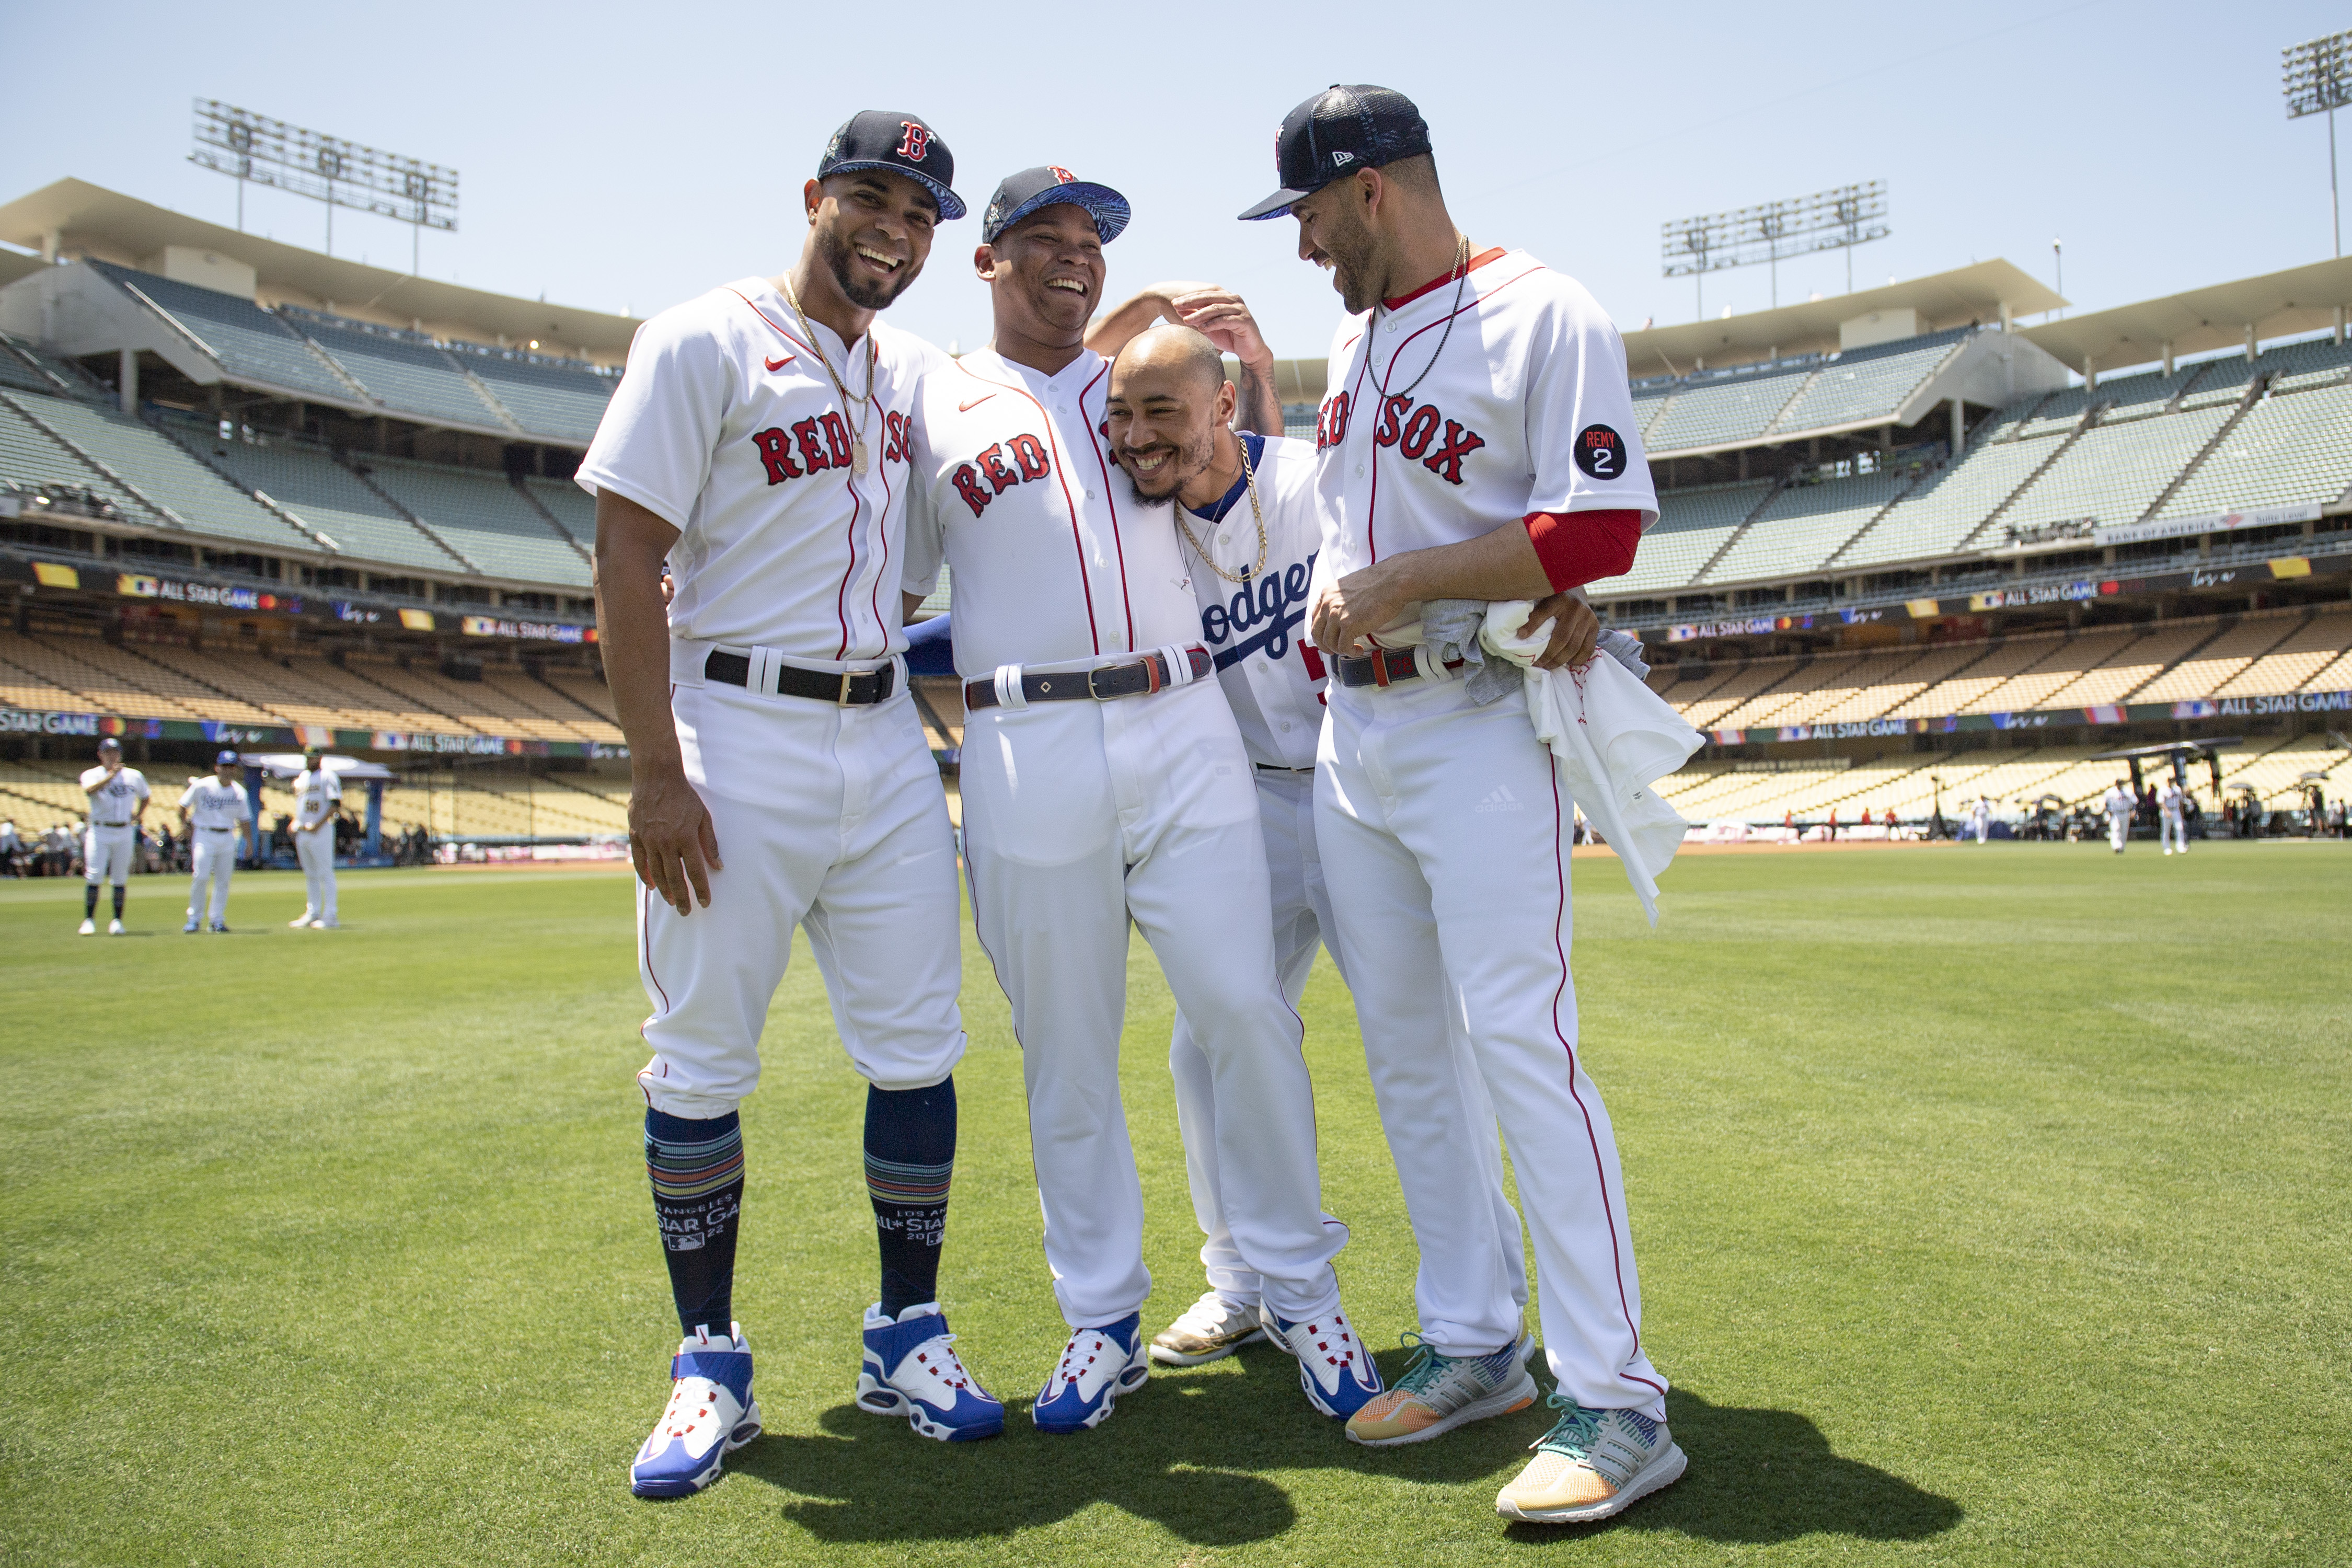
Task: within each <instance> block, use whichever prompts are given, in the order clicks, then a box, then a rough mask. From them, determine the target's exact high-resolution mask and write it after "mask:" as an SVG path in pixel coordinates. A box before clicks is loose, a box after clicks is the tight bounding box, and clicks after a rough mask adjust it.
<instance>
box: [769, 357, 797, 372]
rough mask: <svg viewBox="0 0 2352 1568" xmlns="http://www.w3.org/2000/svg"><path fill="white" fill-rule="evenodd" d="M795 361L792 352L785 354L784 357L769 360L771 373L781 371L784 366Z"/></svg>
mask: <svg viewBox="0 0 2352 1568" xmlns="http://www.w3.org/2000/svg"><path fill="white" fill-rule="evenodd" d="M790 363H793V356H792V355H790V354H786V355H785V356H784V357H783V358H782V359H772V360H770V361H769V362H768V369H769V371H770V372H771V373H773V372H776V371H780V370H782V369H783V368H784V366H786V365H788V364H790Z"/></svg>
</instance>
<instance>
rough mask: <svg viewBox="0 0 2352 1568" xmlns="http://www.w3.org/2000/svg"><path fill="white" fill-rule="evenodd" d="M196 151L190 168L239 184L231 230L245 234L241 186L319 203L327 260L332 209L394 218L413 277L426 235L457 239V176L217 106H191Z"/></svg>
mask: <svg viewBox="0 0 2352 1568" xmlns="http://www.w3.org/2000/svg"><path fill="white" fill-rule="evenodd" d="M195 138H196V140H195V150H194V152H192V153H189V154H188V162H189V163H194V164H196V165H198V166H199V167H202V168H206V169H210V170H212V171H213V172H214V173H215V174H227V175H229V176H231V177H232V178H234V179H235V180H236V226H237V228H238V229H239V230H240V231H241V230H243V229H244V227H245V184H246V182H247V180H250V181H252V182H253V183H254V184H257V185H270V186H274V187H276V188H277V189H278V190H281V191H291V192H293V193H294V194H295V195H298V196H309V197H310V198H311V199H312V200H313V201H318V202H323V203H324V204H326V208H327V254H328V255H330V256H332V255H333V254H334V253H335V209H336V208H337V207H350V208H352V209H353V210H355V211H358V212H365V213H374V214H376V215H377V216H382V217H389V218H397V219H399V220H400V221H401V222H402V223H404V224H407V225H408V226H409V228H410V235H409V243H408V270H409V271H410V272H411V273H415V271H416V270H417V260H418V255H419V249H420V244H421V241H422V239H423V237H424V234H425V230H426V229H428V228H437V229H442V230H445V231H446V232H449V233H455V232H456V231H457V170H455V169H445V168H443V167H442V166H441V165H440V164H438V163H425V162H423V161H421V160H419V159H415V158H403V157H401V156H399V155H397V154H396V153H384V152H380V151H378V150H377V149H375V148H373V147H367V146H362V144H361V143H359V142H345V141H343V140H341V138H339V137H334V136H324V135H321V134H320V133H319V132H316V131H305V130H303V129H302V128H301V127H300V126H299V125H289V124H287V123H286V122H285V121H282V120H268V119H265V118H263V117H262V116H260V115H257V114H252V113H248V112H247V110H242V109H238V108H236V107H235V106H233V105H230V104H226V103H222V102H219V101H217V100H214V99H209V98H200V99H198V100H196V132H195Z"/></svg>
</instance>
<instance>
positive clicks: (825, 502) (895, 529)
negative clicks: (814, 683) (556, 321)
mask: <svg viewBox="0 0 2352 1568" xmlns="http://www.w3.org/2000/svg"><path fill="white" fill-rule="evenodd" d="M809 331H813V332H814V335H815V338H816V344H817V345H822V347H823V349H824V353H826V354H828V355H830V356H831V358H832V363H833V369H834V371H835V373H836V374H839V375H840V376H841V379H842V381H843V382H844V383H845V384H846V385H847V387H848V389H849V391H850V393H851V394H852V399H851V401H850V403H849V405H848V406H846V407H845V406H844V401H843V399H842V397H841V395H840V394H839V393H838V392H837V391H836V390H835V386H834V384H833V377H832V376H831V375H828V374H826V371H825V366H824V363H822V362H821V361H820V360H819V358H818V353H817V347H816V346H815V345H812V344H811V343H810V342H809V341H808V339H807V338H806V337H804V336H803V331H802V327H801V323H800V320H799V318H798V317H797V316H796V315H795V314H794V313H793V308H792V306H791V305H790V304H789V303H788V302H787V301H786V300H784V298H783V296H782V295H781V294H779V293H778V292H777V291H776V289H774V288H773V287H772V285H771V284H769V283H768V282H767V281H766V280H765V279H758V278H747V279H742V280H741V281H740V282H737V283H730V284H729V285H727V286H726V287H725V288H722V289H712V290H711V291H710V292H709V293H708V294H705V295H703V296H702V297H701V298H700V299H698V300H688V302H686V303H685V304H683V305H677V306H674V307H672V308H671V309H669V310H664V311H663V312H662V313H661V314H660V315H658V316H656V317H654V318H653V319H652V320H651V321H647V322H646V324H645V325H644V326H642V327H640V328H638V329H637V336H636V341H635V342H633V343H632V344H630V347H629V368H628V370H627V372H626V374H624V375H623V376H622V378H621V384H620V386H619V387H618V388H617V389H615V390H614V394H613V400H612V403H611V404H610V405H608V406H607V407H606V409H605V411H604V419H603V421H602V422H601V423H599V424H598V426H597V427H596V438H595V441H594V442H593V444H592V445H591V446H590V447H589V448H588V456H587V458H585V459H584V460H583V462H582V463H581V465H580V472H579V476H578V479H579V483H580V486H581V488H582V489H586V490H587V491H589V492H590V493H591V494H593V493H595V492H596V491H598V490H602V489H610V490H612V491H614V493H615V494H617V495H621V496H625V497H626V498H627V499H628V500H633V501H635V502H636V503H637V504H638V505H639V506H642V507H644V508H646V510H648V511H651V512H652V513H654V515H656V517H659V518H660V519H662V520H663V521H665V522H667V523H669V524H670V525H671V526H672V527H674V528H676V529H677V530H678V541H677V544H676V545H675V546H673V547H672V549H671V551H670V557H669V566H670V575H671V577H672V579H673V580H674V581H675V583H676V584H677V594H676V596H675V597H674V598H673V599H672V601H671V603H670V610H669V625H670V635H671V636H673V637H679V638H684V639H688V640H692V641H697V642H711V643H723V644H727V645H730V646H731V647H771V648H774V649H776V650H777V651H778V652H780V653H782V654H783V655H785V656H786V657H787V658H807V659H818V660H828V661H852V660H862V659H878V658H885V657H887V656H888V655H890V654H894V653H898V652H899V651H901V650H903V649H904V648H905V647H906V646H907V639H906V634H905V633H904V631H903V630H902V629H901V627H900V624H899V623H900V620H901V606H900V604H899V600H898V584H899V580H900V578H901V577H902V576H904V575H905V563H904V561H903V560H902V559H901V557H902V553H903V552H902V549H901V538H900V533H901V530H902V528H903V526H904V519H905V514H906V490H907V426H908V414H909V412H910V411H911V408H912V405H913V399H914V388H915V383H916V380H917V378H918V377H919V375H920V374H922V371H923V369H924V368H925V366H926V365H928V364H929V363H931V362H932V361H933V360H944V359H945V357H946V356H944V355H942V354H940V353H939V351H938V350H936V349H934V348H932V347H931V346H930V345H929V343H926V342H923V341H922V340H921V339H919V338H916V337H912V336H910V335H908V334H907V333H905V332H901V331H896V330H894V329H892V328H890V327H887V326H884V325H883V324H881V323H880V322H878V321H877V322H876V323H875V324H874V326H873V327H872V328H871V329H870V331H872V332H873V335H874V344H875V351H876V354H877V360H876V363H875V365H874V370H873V374H874V383H873V386H872V388H871V389H870V390H871V392H872V394H873V397H872V400H871V402H870V403H866V404H864V405H860V404H859V403H858V402H857V401H856V399H858V398H860V397H863V396H864V395H866V393H867V392H868V390H869V388H868V387H867V385H866V343H865V342H864V341H862V340H861V341H860V342H858V343H857V345H856V349H855V350H854V351H853V350H851V349H850V348H848V347H847V346H846V345H845V344H844V343H843V342H842V341H841V339H840V338H839V337H838V336H836V335H835V333H834V331H833V330H832V329H831V328H829V327H826V326H824V324H822V323H820V322H815V321H812V322H810V323H809ZM926 586H927V587H928V584H927V585H926Z"/></svg>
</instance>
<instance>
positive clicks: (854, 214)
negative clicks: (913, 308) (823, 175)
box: [804, 169, 940, 310]
mask: <svg viewBox="0 0 2352 1568" xmlns="http://www.w3.org/2000/svg"><path fill="white" fill-rule="evenodd" d="M804 195H805V199H806V200H807V201H808V203H809V204H810V206H809V225H810V227H811V229H812V231H813V237H814V241H815V244H816V251H817V258H818V259H819V260H820V261H821V262H823V263H824V269H825V271H826V272H828V273H830V274H831V275H832V277H833V280H834V284H835V287H837V288H838V289H840V290H841V292H842V296H843V297H844V298H845V299H846V300H848V301H849V302H850V303H851V304H852V305H855V306H856V308H857V309H859V310H883V309H885V308H887V306H888V305H889V304H890V302H891V301H892V300H896V299H898V296H899V295H901V294H903V293H905V292H906V291H907V285H908V284H909V283H912V282H913V281H914V280H915V279H916V278H917V276H918V275H919V274H920V273H921V272H922V270H923V262H924V260H925V259H926V258H928V257H929V255H930V254H931V234H932V230H933V227H934V226H936V225H937V224H938V222H939V217H940V209H939V204H938V203H937V202H936V201H935V200H933V198H932V196H931V193H930V192H929V190H928V189H927V188H925V187H924V186H923V185H922V184H920V183H919V181H915V180H911V179H908V177H907V176H906V175H904V174H889V173H887V172H886V171H884V170H880V169H859V170H855V171H853V172H851V173H849V174H835V175H833V176H831V177H830V178H828V179H824V180H811V181H810V182H809V183H808V187H807V190H806V192H805V193H804Z"/></svg>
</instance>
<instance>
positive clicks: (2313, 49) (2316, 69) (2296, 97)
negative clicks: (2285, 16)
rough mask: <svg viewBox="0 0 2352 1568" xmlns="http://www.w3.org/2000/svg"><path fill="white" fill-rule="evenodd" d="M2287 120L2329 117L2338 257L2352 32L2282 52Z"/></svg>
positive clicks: (2331, 207) (2351, 100)
mask: <svg viewBox="0 0 2352 1568" xmlns="http://www.w3.org/2000/svg"><path fill="white" fill-rule="evenodd" d="M2279 55H2280V61H2279V74H2280V76H2281V78H2282V81H2281V83H2280V86H2281V89H2282V90H2284V93H2285V94H2286V117H2287V118H2288V119H2289V120H2300V119H2302V118H2303V117H2304V116H2305V115H2306V114H2326V116H2327V216H2328V219H2329V222H2330V223H2331V224H2332V225H2333V226H2334V228H2335V233H2336V255H2338V256H2341V255H2343V254H2344V208H2343V205H2342V203H2341V202H2340V201H2339V200H2338V199H2337V196H2336V110H2339V109H2342V108H2343V107H2345V106H2346V105H2347V104H2352V32H2346V33H2330V34H2328V35H2327V36H2326V37H2324V38H2314V39H2312V40H2311V41H2310V42H2309V43H2307V44H2297V45H2295V46H2294V47H2293V48H2288V49H2281V50H2280V51H2279Z"/></svg>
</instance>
